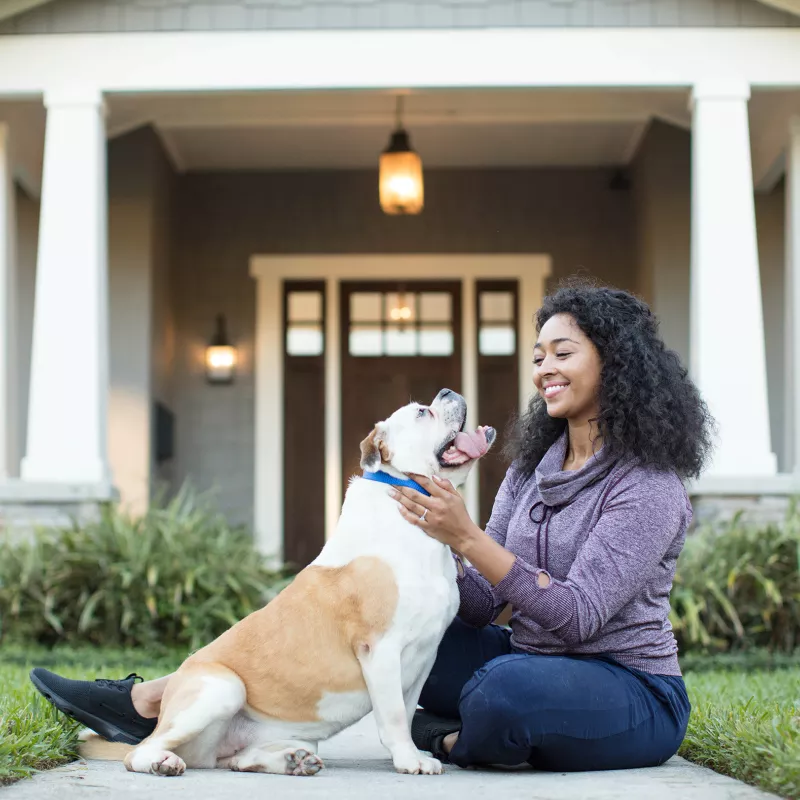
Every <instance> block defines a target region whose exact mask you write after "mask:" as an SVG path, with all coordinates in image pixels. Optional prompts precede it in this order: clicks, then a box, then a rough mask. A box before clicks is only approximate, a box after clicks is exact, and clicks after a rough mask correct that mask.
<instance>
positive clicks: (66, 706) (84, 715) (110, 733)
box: [29, 672, 142, 744]
mask: <svg viewBox="0 0 800 800" xmlns="http://www.w3.org/2000/svg"><path fill="white" fill-rule="evenodd" d="M29 677H30V679H31V683H32V684H33V685H34V686H35V687H36V689H37V690H38V691H39V693H40V694H41V695H42V696H43V697H44V698H45V699H46V700H47V701H48V702H50V703H51V704H52V705H53V706H55V707H56V708H57V709H58V710H59V711H60V712H61V713H62V714H66V715H67V716H68V717H72V719H74V720H77V721H78V722H80V723H82V724H83V725H85V726H86V727H87V728H91V729H92V730H93V731H94V732H95V733H97V734H99V735H100V736H102V737H103V738H104V739H108V741H109V742H121V743H122V744H139V743H140V742H141V741H142V739H141V738H139V737H137V736H134V735H133V734H130V733H126V732H125V731H123V730H120V729H119V728H118V727H117V726H116V725H112V724H111V723H110V722H108V720H105V719H101V718H100V717H95V716H94V714H90V713H89V712H88V711H84V710H83V709H81V708H75V706H73V705H72V703H69V702H67V701H66V700H65V699H64V698H63V697H60V696H59V695H57V694H56V693H55V692H54V691H53V690H52V689H50V688H49V687H48V686H47V685H46V684H44V683H43V682H42V681H41V680H40V679H39V678H38V677H37V676H36V675H34V674H33V672H31V674H30V675H29Z"/></svg>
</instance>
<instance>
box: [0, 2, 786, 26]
mask: <svg viewBox="0 0 800 800" xmlns="http://www.w3.org/2000/svg"><path fill="white" fill-rule="evenodd" d="M797 26H800V19H798V18H797V17H795V16H793V15H792V14H788V13H784V12H781V11H778V10H775V9H773V8H770V7H768V6H765V5H763V4H761V3H760V2H757V0H411V1H410V2H393V1H392V0H349V2H332V0H305V1H304V0H218V1H217V2H208V1H206V2H200V1H197V2H195V1H193V0H53V2H51V3H49V4H47V5H44V6H42V7H40V8H36V9H33V10H31V11H28V12H26V13H23V14H19V15H18V16H16V17H14V18H13V19H11V20H7V21H6V22H4V23H0V34H15V33H16V34H33V33H89V32H91V33H95V32H111V31H128V32H132V31H210V30H290V29H308V28H314V29H337V28H339V29H341V28H353V29H369V28H372V29H376V28H482V27H537V28H539V27H567V28H573V27H797Z"/></svg>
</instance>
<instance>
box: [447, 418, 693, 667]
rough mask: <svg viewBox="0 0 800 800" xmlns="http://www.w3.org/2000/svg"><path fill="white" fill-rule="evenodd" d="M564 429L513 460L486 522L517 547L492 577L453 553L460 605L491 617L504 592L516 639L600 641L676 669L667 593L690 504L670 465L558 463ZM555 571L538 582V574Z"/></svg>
mask: <svg viewBox="0 0 800 800" xmlns="http://www.w3.org/2000/svg"><path fill="white" fill-rule="evenodd" d="M566 449H567V436H566V433H565V434H564V435H563V436H562V437H561V438H560V439H558V441H556V442H555V444H553V446H552V447H551V448H550V449H549V450H548V451H547V453H546V454H545V456H544V458H543V459H542V461H541V463H540V464H539V466H538V467H537V468H536V472H535V474H534V475H531V476H529V477H526V476H525V475H524V474H522V473H521V472H520V471H519V470H517V469H516V467H514V466H513V465H512V467H511V468H510V469H509V470H508V472H507V473H506V477H505V480H504V481H503V484H502V485H501V487H500V491H499V492H498V494H497V499H496V500H495V503H494V508H493V510H492V516H491V519H490V520H489V524H488V525H487V526H486V533H487V534H489V536H491V537H492V538H493V539H494V540H495V541H496V542H499V543H500V544H501V545H503V547H505V548H506V550H509V551H510V552H512V553H514V554H515V555H516V557H517V558H516V561H515V562H514V566H513V567H512V568H511V570H510V572H509V573H508V575H506V577H505V578H503V580H502V581H500V583H498V584H497V586H495V587H492V586H491V584H490V583H489V582H488V581H487V580H486V579H485V578H484V577H483V576H482V575H481V574H480V573H479V572H478V571H477V570H475V569H474V568H473V567H464V565H463V563H460V564H459V577H458V587H459V591H460V594H461V605H460V608H459V611H458V613H459V616H460V617H461V619H463V620H464V622H467V623H468V624H471V625H474V626H476V627H482V626H484V625H488V624H489V623H490V622H492V621H493V620H494V619H496V618H497V616H498V615H499V614H500V612H501V611H502V610H503V608H504V606H505V605H506V604H508V603H510V604H511V606H512V607H513V615H512V617H511V630H512V636H511V643H512V645H513V646H514V647H516V648H518V649H520V650H523V651H526V652H530V653H544V654H556V653H581V654H590V653H603V654H607V655H611V656H613V657H614V658H616V659H617V660H618V661H620V662H622V663H623V664H626V665H628V666H631V667H634V668H636V669H640V670H644V671H645V672H650V673H655V674H660V675H680V674H681V671H680V667H679V666H678V657H677V650H678V648H677V645H676V642H675V637H674V636H673V633H672V626H671V625H670V622H669V619H668V615H669V609H670V606H669V593H670V589H671V588H672V580H673V578H674V576H675V562H676V561H677V559H678V555H679V554H680V552H681V548H682V547H683V543H684V540H685V536H686V529H687V527H688V525H689V523H690V521H691V519H692V507H691V505H690V503H689V498H688V496H687V494H686V490H685V489H684V487H683V483H682V482H681V480H680V478H679V477H678V476H677V475H676V474H675V473H672V472H663V471H658V470H655V469H652V468H649V467H643V466H641V465H640V464H638V463H637V462H635V461H632V460H625V459H621V460H618V461H611V460H609V459H607V458H604V451H603V450H602V449H601V450H600V451H599V452H598V453H596V454H595V455H594V456H592V457H591V458H590V459H589V460H588V461H587V462H586V464H585V465H584V466H583V467H581V469H579V470H575V471H564V470H562V466H563V464H564V456H565V454H566ZM540 572H546V573H547V574H548V575H549V576H550V577H551V583H550V585H549V586H547V587H546V588H544V589H542V588H540V587H539V585H538V580H537V578H538V575H539V573H540Z"/></svg>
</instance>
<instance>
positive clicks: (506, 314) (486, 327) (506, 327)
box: [478, 289, 517, 356]
mask: <svg viewBox="0 0 800 800" xmlns="http://www.w3.org/2000/svg"><path fill="white" fill-rule="evenodd" d="M514 311H515V309H514V293H513V292H510V291H503V290H488V289H487V290H483V291H480V294H479V299H478V352H479V353H480V355H482V356H513V355H514V353H516V351H517V333H516V325H515V316H516V315H515V313H514Z"/></svg>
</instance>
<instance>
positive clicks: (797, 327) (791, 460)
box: [783, 115, 800, 480]
mask: <svg viewBox="0 0 800 800" xmlns="http://www.w3.org/2000/svg"><path fill="white" fill-rule="evenodd" d="M787 133H788V136H787V142H786V151H785V152H786V158H785V161H786V184H785V187H784V192H785V212H784V213H785V218H784V237H785V242H786V247H785V265H784V312H783V313H784V329H785V340H784V346H785V362H784V363H785V369H784V380H785V386H784V403H785V413H784V437H785V439H784V441H785V442H786V460H785V463H784V470H785V471H786V472H791V473H794V474H795V475H796V476H797V478H798V480H800V115H798V116H796V117H792V118H791V120H790V121H789V130H788V132H787Z"/></svg>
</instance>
